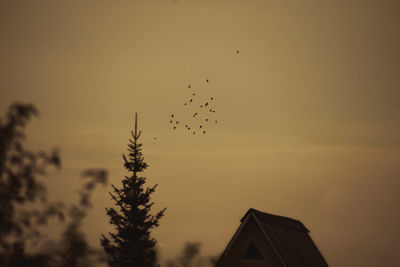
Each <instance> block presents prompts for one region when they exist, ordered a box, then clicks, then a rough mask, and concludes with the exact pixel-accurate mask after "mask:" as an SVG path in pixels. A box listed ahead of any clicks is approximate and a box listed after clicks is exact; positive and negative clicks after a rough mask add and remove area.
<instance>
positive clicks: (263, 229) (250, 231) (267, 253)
mask: <svg viewBox="0 0 400 267" xmlns="http://www.w3.org/2000/svg"><path fill="white" fill-rule="evenodd" d="M240 222H241V224H240V226H239V228H238V229H237V231H236V233H235V234H234V236H233V237H232V239H231V241H230V242H229V243H228V245H227V247H226V248H225V250H224V252H223V253H222V255H221V256H220V258H219V260H218V262H217V264H216V267H326V266H328V264H327V263H326V261H325V260H324V258H323V257H322V255H321V253H320V252H319V250H318V248H317V246H316V245H315V244H314V242H313V241H312V239H311V237H310V236H309V232H310V231H309V230H308V229H307V228H306V227H305V226H304V225H303V224H302V223H301V222H300V221H298V220H295V219H291V218H287V217H282V216H277V215H272V214H269V213H265V212H261V211H258V210H255V209H249V210H248V211H247V212H246V214H245V215H244V216H243V218H242V219H241V220H240Z"/></svg>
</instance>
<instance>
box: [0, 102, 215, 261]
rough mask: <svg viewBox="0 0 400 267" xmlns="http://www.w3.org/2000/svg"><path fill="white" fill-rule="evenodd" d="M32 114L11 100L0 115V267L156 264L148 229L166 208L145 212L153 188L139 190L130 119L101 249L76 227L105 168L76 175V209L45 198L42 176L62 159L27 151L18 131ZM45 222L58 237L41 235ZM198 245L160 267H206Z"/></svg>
mask: <svg viewBox="0 0 400 267" xmlns="http://www.w3.org/2000/svg"><path fill="white" fill-rule="evenodd" d="M38 114H39V112H38V110H37V109H36V108H35V106H34V105H32V104H24V103H14V104H12V105H11V106H10V107H9V109H8V112H7V114H6V115H5V116H4V117H1V118H0V266H4V267H17V266H18V267H19V266H32V267H36V266H43V267H50V266H51V267H56V266H57V267H58V266H60V267H64V266H65V267H75V266H77V267H78V266H79V267H80V266H82V267H90V266H98V265H100V264H103V265H108V266H118V267H128V266H130V267H132V266H139V267H153V266H161V265H160V263H159V261H158V260H157V253H156V243H157V242H156V240H155V239H154V238H153V237H151V231H152V230H153V229H154V228H156V227H158V225H159V221H160V219H161V218H162V217H163V216H164V213H165V211H166V208H164V209H162V210H160V211H158V212H156V213H155V214H152V212H151V208H152V206H153V204H154V203H153V202H152V201H151V196H152V194H153V193H154V192H155V190H156V187H157V185H154V186H151V187H148V186H146V177H144V176H142V175H141V174H142V172H143V171H144V170H145V169H146V168H147V167H148V164H147V163H146V162H145V161H144V156H143V154H142V144H141V143H140V141H139V138H140V135H141V132H140V131H139V130H138V119H137V114H136V116H135V125H134V130H133V131H131V138H130V139H129V143H128V154H127V155H123V166H124V168H125V169H126V171H127V173H128V175H126V176H125V177H123V178H122V179H121V184H120V185H112V188H113V192H110V193H109V194H110V196H111V198H112V199H113V201H114V207H110V208H107V209H106V214H107V215H108V217H109V222H110V224H111V225H112V226H113V227H114V231H112V232H111V233H107V234H103V235H101V237H99V238H100V243H101V246H102V249H99V248H94V247H92V246H91V245H90V244H89V243H88V241H87V239H86V236H85V234H84V232H83V231H82V229H81V226H82V224H83V221H84V219H85V217H86V216H87V215H88V213H89V210H90V208H91V207H92V205H93V204H92V202H91V195H92V192H93V191H94V190H95V188H96V187H97V186H98V185H101V186H106V185H107V176H108V175H107V171H106V170H105V169H100V168H99V169H87V170H83V171H82V173H81V177H82V184H81V189H80V190H79V199H78V200H77V203H76V204H69V205H67V204H66V203H64V202H63V201H62V200H59V201H50V200H48V198H47V193H48V189H47V187H46V179H48V177H47V173H48V172H49V170H51V169H52V168H55V169H61V166H62V162H61V157H60V154H59V152H58V150H57V149H52V150H50V151H31V150H29V149H27V148H26V146H25V139H26V129H25V127H26V126H27V124H28V122H29V121H30V120H31V119H32V118H33V117H36V116H38ZM51 220H57V221H58V225H59V226H60V230H61V232H62V235H61V238H60V239H58V240H53V239H49V238H48V237H47V235H45V234H44V233H43V231H44V230H45V229H46V225H48V223H49V221H51ZM200 247H201V246H200V243H196V242H193V243H190V242H189V243H186V244H185V246H184V249H183V252H182V255H181V256H179V257H178V258H176V259H172V260H169V261H168V262H167V263H166V264H165V266H166V267H172V266H174V267H176V266H213V265H214V264H215V261H216V259H215V258H204V257H201V256H200ZM33 248H35V249H34V250H33Z"/></svg>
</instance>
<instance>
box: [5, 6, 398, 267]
mask: <svg viewBox="0 0 400 267" xmlns="http://www.w3.org/2000/svg"><path fill="white" fill-rule="evenodd" d="M399 25H400V3H399V2H398V1H330V2H329V3H328V1H326V2H325V1H317V0H315V1H265V0H264V1H244V0H243V1H233V0H230V1H223V0H218V1H216V0H213V1H205V0H202V1H189V0H185V1H184V0H175V1H166V0H164V1H161V0H160V1H151V0H150V1H128V0H125V1H122V0H121V1H109V0H103V1H101V0H99V1H50V0H49V1H39V0H38V1H10V0H3V1H1V2H0V108H1V110H0V111H1V113H2V114H4V112H5V111H6V108H7V107H8V105H9V104H10V103H11V102H12V101H14V100H19V101H29V102H33V103H34V104H35V105H36V106H37V107H38V108H39V109H40V111H41V117H40V119H39V120H35V121H34V122H33V123H32V124H31V125H30V128H29V133H30V135H29V139H28V141H29V144H30V146H31V147H33V148H36V149H39V148H51V147H53V146H58V147H60V148H61V152H62V158H63V170H62V171H61V172H59V173H54V179H52V181H51V183H50V187H51V189H52V191H51V193H52V194H53V196H57V197H59V198H64V199H69V200H71V201H72V200H76V199H77V197H78V196H77V195H76V194H75V191H76V190H77V188H79V180H78V175H79V173H80V171H81V170H82V169H84V168H90V167H105V168H108V169H109V172H110V182H111V183H113V184H115V185H119V181H120V179H121V178H122V177H123V175H124V169H123V167H122V158H121V154H122V153H125V151H126V144H127V141H128V138H129V131H130V129H131V128H132V127H133V118H134V113H135V112H138V113H139V126H140V128H141V130H142V132H143V135H142V142H143V143H144V151H143V152H144V156H145V159H146V161H147V162H148V163H149V164H150V167H149V169H148V170H147V171H146V173H145V175H146V176H147V178H148V182H149V184H154V183H158V184H159V187H158V188H157V191H156V193H155V194H154V200H155V201H156V204H157V205H156V208H162V207H164V206H166V207H167V208H168V210H167V213H166V216H165V217H164V218H163V219H162V221H161V226H160V227H159V229H158V230H157V232H156V237H157V239H158V241H159V246H160V250H161V256H162V257H163V258H169V257H172V256H174V255H176V254H178V253H179V251H180V250H181V248H182V246H183V243H184V242H185V241H201V242H202V244H203V254H205V255H214V254H218V253H220V252H221V251H222V250H223V249H224V247H225V246H226V244H227V242H228V241H229V239H230V238H231V236H232V235H233V233H234V231H235V230H236V228H237V227H238V225H239V220H240V218H241V216H243V215H244V213H245V211H246V210H247V209H248V208H250V207H252V208H256V209H259V210H261V211H264V212H269V213H274V214H279V215H284V216H289V217H293V218H296V219H299V220H301V221H302V222H303V223H304V224H305V225H306V226H307V228H309V229H310V230H311V235H312V238H313V239H314V240H315V242H316V244H317V245H318V246H319V248H320V250H321V252H322V254H323V255H324V257H325V258H326V260H327V261H328V263H329V264H330V265H331V266H349V267H353V266H364V267H369V266H371V267H372V266H399V265H400V260H399V258H398V256H397V251H398V250H399V248H400V247H399V245H398V240H397V239H398V236H400V231H399V227H398V225H399V224H400V212H399V209H398V203H399V202H400V195H399V194H398V190H399V189H400V181H399V178H400V164H399V159H400V146H399V145H400V75H399V71H400V50H399V47H400V31H399ZM236 50H240V53H239V54H236ZM206 79H210V83H208V84H207V83H205V80H206ZM189 83H190V84H191V85H192V88H191V89H188V88H187V84H189ZM192 89H193V90H192ZM192 91H195V92H196V93H197V94H198V95H199V97H208V96H213V97H214V98H215V105H214V107H215V109H216V114H215V115H214V116H215V118H217V119H218V122H219V123H218V124H217V125H215V124H214V125H213V126H212V127H209V128H207V134H205V135H196V136H193V135H190V134H188V133H187V132H186V131H184V130H183V129H178V130H177V131H173V130H171V128H170V125H169V116H170V114H171V113H174V114H177V115H179V116H181V117H182V116H186V117H187V118H188V119H189V120H190V119H191V117H190V116H189V113H187V112H186V111H187V110H185V107H184V106H183V103H184V101H185V99H187V96H188V95H190V94H191V93H192ZM153 137H157V140H153ZM108 190H110V188H107V189H103V190H98V191H97V192H96V195H95V208H94V210H93V211H92V213H91V215H90V217H89V218H88V219H87V225H85V229H86V230H87V232H88V236H89V238H90V240H92V242H93V243H97V242H98V236H99V234H100V233H101V232H106V231H109V230H110V228H109V226H108V220H107V218H106V217H105V214H104V207H106V206H110V205H112V202H111V201H110V200H109V198H108V197H107V191H108Z"/></svg>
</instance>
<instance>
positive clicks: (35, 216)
mask: <svg viewBox="0 0 400 267" xmlns="http://www.w3.org/2000/svg"><path fill="white" fill-rule="evenodd" d="M37 115H38V111H37V109H36V108H35V107H34V106H33V105H32V104H22V103H14V104H12V105H11V106H10V108H9V111H8V113H7V115H6V118H4V119H3V118H0V266H6V267H14V266H15V267H16V266H44V267H46V266H68V267H74V266H93V265H94V264H95V262H98V261H99V260H101V254H100V253H101V251H99V250H96V249H93V248H91V247H90V246H89V245H88V243H87V241H86V239H85V236H84V234H83V233H82V231H81V230H80V226H81V223H82V220H83V219H84V218H85V217H86V215H87V212H88V208H89V207H90V206H91V202H90V196H91V192H92V191H93V189H94V188H95V186H96V185H97V184H103V185H104V184H106V183H107V172H106V171H105V170H103V169H92V170H86V171H84V172H83V173H82V177H83V178H85V179H86V181H87V182H86V183H85V184H84V185H83V189H81V191H80V202H79V203H80V204H79V205H71V206H67V205H65V204H64V203H63V202H61V201H56V202H49V201H48V200H47V188H46V185H45V183H44V182H43V181H42V180H41V179H42V178H43V177H44V176H46V174H47V170H48V168H49V167H51V166H53V167H56V168H58V169H60V168H61V158H60V156H59V153H58V151H57V150H56V149H53V150H52V151H50V152H45V151H39V152H32V151H30V150H28V149H26V148H25V147H24V139H25V127H26V125H27V123H28V122H29V120H30V119H31V118H32V117H33V116H37ZM88 179H89V180H88ZM52 217H56V218H58V220H59V221H60V222H64V221H65V222H66V224H65V225H66V226H65V229H64V230H63V238H62V240H61V241H56V242H55V241H53V240H45V238H44V236H43V235H42V233H41V231H40V228H41V227H43V226H45V225H46V224H47V222H48V220H49V219H51V218H52ZM63 225H64V224H63ZM40 243H42V244H43V243H45V244H47V247H45V249H42V250H39V251H38V252H35V253H27V252H26V251H27V249H28V248H29V245H31V246H32V245H33V246H35V245H38V244H40ZM93 256H95V259H94V261H92V258H93Z"/></svg>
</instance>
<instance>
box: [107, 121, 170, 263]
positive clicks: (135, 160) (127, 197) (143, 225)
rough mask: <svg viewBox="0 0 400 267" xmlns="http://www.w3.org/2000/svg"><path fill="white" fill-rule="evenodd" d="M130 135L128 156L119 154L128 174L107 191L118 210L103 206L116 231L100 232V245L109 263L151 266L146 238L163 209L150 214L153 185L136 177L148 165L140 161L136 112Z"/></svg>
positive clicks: (152, 250) (151, 241)
mask: <svg viewBox="0 0 400 267" xmlns="http://www.w3.org/2000/svg"><path fill="white" fill-rule="evenodd" d="M131 135H132V139H129V141H130V143H129V144H128V152H129V153H128V157H126V156H125V155H122V156H123V159H124V167H125V169H126V170H127V171H128V172H129V173H130V175H129V176H125V178H124V179H123V180H122V188H121V189H119V188H116V187H115V186H114V185H112V187H113V189H114V193H110V196H111V197H112V199H113V200H114V202H115V204H116V205H117V206H118V211H117V210H116V209H114V208H107V209H106V212H107V215H108V216H109V217H110V223H111V224H113V225H114V227H115V229H116V233H109V235H110V237H109V238H107V237H105V236H104V235H102V237H101V245H102V246H103V248H104V250H105V252H106V254H107V258H108V262H109V264H110V266H118V267H125V266H126V267H127V266H130V267H132V266H139V267H147V266H154V265H155V262H156V251H155V248H154V246H155V244H156V240H155V239H154V238H151V237H150V231H151V230H152V228H155V227H157V226H158V225H159V223H158V222H159V220H160V219H161V217H162V216H164V212H165V210H166V209H165V208H164V209H162V210H161V211H159V212H158V213H157V214H156V215H152V214H151V213H150V209H151V207H152V205H153V204H154V202H150V199H151V198H150V197H151V194H152V193H154V191H155V189H156V187H157V185H155V186H153V187H147V188H146V189H145V188H144V187H145V182H146V178H145V177H140V176H139V173H140V172H143V171H144V170H145V169H146V168H147V167H148V165H147V163H145V162H144V157H143V154H142V144H141V143H139V142H138V140H139V137H140V135H141V132H140V131H139V133H138V132H137V113H136V114H135V132H133V131H131Z"/></svg>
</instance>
